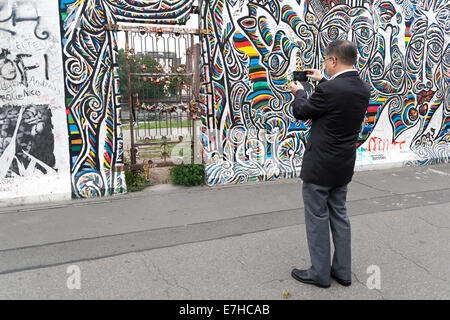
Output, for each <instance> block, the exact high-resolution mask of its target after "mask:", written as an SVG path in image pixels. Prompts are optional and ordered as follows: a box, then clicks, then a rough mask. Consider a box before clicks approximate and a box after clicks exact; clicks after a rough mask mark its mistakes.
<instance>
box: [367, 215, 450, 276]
mask: <svg viewBox="0 0 450 320" xmlns="http://www.w3.org/2000/svg"><path fill="white" fill-rule="evenodd" d="M361 223H362V224H363V225H365V226H366V227H367V228H369V229H370V230H371V231H372V232H374V233H375V234H376V235H377V236H378V238H379V239H380V240H381V241H382V242H383V244H384V245H385V246H386V247H388V249H389V250H391V251H392V252H394V253H396V254H398V255H400V256H401V257H402V258H403V259H405V260H407V261H409V262H411V263H413V264H414V265H416V266H417V267H418V268H420V269H422V270H424V271H425V272H426V273H428V274H429V275H430V276H431V277H433V278H435V279H439V280H441V281H443V282H444V283H448V281H447V280H445V279H443V278H441V277H439V276H437V275H435V274H433V273H432V272H431V271H430V270H428V269H427V268H425V267H424V266H422V265H420V264H419V263H417V262H416V261H414V260H412V259H411V258H409V257H407V256H406V255H404V254H403V253H402V252H401V251H399V250H397V249H395V248H394V247H392V246H391V245H390V244H389V243H388V242H386V241H384V240H382V237H381V236H380V233H379V232H378V231H377V230H375V229H373V228H372V227H371V226H370V225H369V224H366V223H364V222H361Z"/></svg>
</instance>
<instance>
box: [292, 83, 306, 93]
mask: <svg viewBox="0 0 450 320" xmlns="http://www.w3.org/2000/svg"><path fill="white" fill-rule="evenodd" d="M298 90H305V88H304V87H303V85H302V84H301V83H300V82H298V81H294V82H292V83H291V91H292V93H293V94H296V93H297V91H298Z"/></svg>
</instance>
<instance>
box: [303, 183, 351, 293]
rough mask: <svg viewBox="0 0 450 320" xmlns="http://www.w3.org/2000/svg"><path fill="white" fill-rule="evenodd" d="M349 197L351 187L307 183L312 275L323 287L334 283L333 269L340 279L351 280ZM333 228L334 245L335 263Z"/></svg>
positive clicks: (307, 224) (305, 184)
mask: <svg viewBox="0 0 450 320" xmlns="http://www.w3.org/2000/svg"><path fill="white" fill-rule="evenodd" d="M346 198H347V185H344V186H341V187H325V186H319V185H316V184H312V183H306V182H303V203H304V207H305V223H306V236H307V240H308V248H309V254H310V257H311V267H310V268H309V269H308V275H309V276H310V277H311V278H312V279H314V280H315V281H317V282H319V283H321V284H325V285H328V284H330V282H331V280H330V272H331V270H332V271H333V274H334V275H336V276H337V277H339V278H340V279H343V280H351V234H350V220H349V219H348V217H347V209H346V207H345V202H346ZM329 226H330V227H331V233H332V236H333V243H334V254H333V261H332V262H331V261H330V227H329ZM330 262H331V265H330Z"/></svg>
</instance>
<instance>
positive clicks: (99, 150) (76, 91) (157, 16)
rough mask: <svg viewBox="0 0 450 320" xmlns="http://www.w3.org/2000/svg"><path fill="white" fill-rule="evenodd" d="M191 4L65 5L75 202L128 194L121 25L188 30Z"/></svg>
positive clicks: (68, 0)
mask: <svg viewBox="0 0 450 320" xmlns="http://www.w3.org/2000/svg"><path fill="white" fill-rule="evenodd" d="M191 9H192V1H186V0H60V14H61V34H62V45H63V61H64V76H65V87H66V114H67V123H68V129H69V145H70V159H71V183H72V193H73V197H91V196H103V195H110V194H113V193H118V192H119V193H120V192H123V191H126V190H125V189H126V186H125V182H124V176H123V172H116V171H115V167H116V166H117V165H120V164H123V137H122V131H121V130H122V129H121V128H122V127H121V117H120V115H121V108H120V101H119V98H120V97H119V75H118V66H117V41H116V36H117V35H116V33H115V32H112V31H107V30H105V24H114V23H116V22H117V21H125V22H147V23H159V24H183V23H185V22H186V21H187V20H188V18H189V13H190V11H191Z"/></svg>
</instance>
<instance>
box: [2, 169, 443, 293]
mask: <svg viewBox="0 0 450 320" xmlns="http://www.w3.org/2000/svg"><path fill="white" fill-rule="evenodd" d="M347 208H348V213H349V216H350V221H351V225H352V280H353V283H352V285H351V286H350V287H343V286H341V285H339V284H338V283H337V282H335V281H332V285H331V287H330V288H328V289H322V288H318V287H315V286H311V285H306V284H302V283H299V282H297V281H296V280H294V279H292V278H291V276H290V273H291V270H292V268H300V269H302V268H308V267H309V253H308V249H307V243H306V233H305V225H304V215H303V202H302V197H301V181H300V180H299V179H287V180H276V181H270V182H258V183H246V184H241V185H227V186H214V187H208V186H203V187H190V188H188V187H178V186H173V185H156V186H152V187H149V188H147V189H145V190H144V191H142V192H136V193H130V194H125V195H118V196H114V197H109V198H95V199H82V200H72V201H65V202H58V203H56V202H55V203H50V204H49V203H47V204H36V205H27V206H17V207H2V208H0V299H200V300H205V299H226V300H234V299H244V300H246V299H287V300H302V299H333V300H335V299H449V298H450V281H449V275H448V274H449V272H450V268H449V267H450V241H449V240H450V164H440V165H433V166H423V167H405V168H393V169H387V170H373V171H360V172H356V173H355V176H354V178H353V181H352V182H351V184H350V185H349V193H348V202H347Z"/></svg>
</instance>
